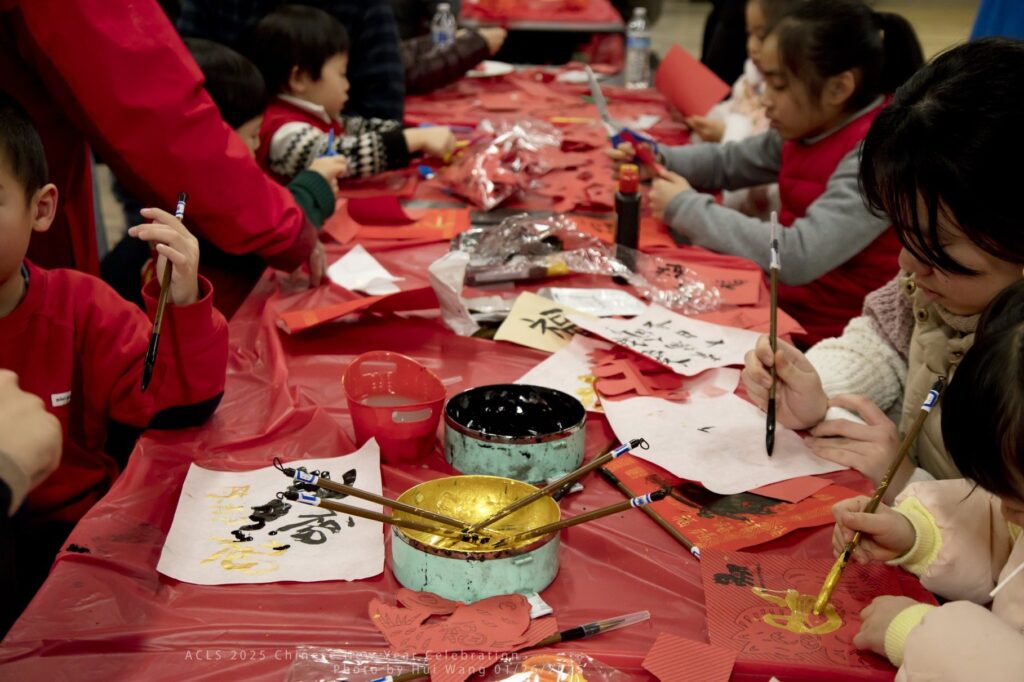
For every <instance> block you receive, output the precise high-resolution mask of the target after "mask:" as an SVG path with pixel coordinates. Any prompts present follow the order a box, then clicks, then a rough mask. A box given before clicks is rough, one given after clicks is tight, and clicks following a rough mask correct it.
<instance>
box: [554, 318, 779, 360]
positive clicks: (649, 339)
mask: <svg viewBox="0 0 1024 682" xmlns="http://www.w3.org/2000/svg"><path fill="white" fill-rule="evenodd" d="M569 319H570V320H572V321H573V323H574V324H576V326H578V327H580V328H582V329H586V330H587V331H589V332H591V333H593V334H597V335H598V336H601V337H603V338H606V339H608V340H609V341H612V342H614V343H617V344H619V345H620V346H625V347H626V348H630V349H632V350H635V351H636V352H637V353H640V354H641V355H643V356H646V357H648V358H650V359H652V360H654V361H655V362H659V363H661V364H663V365H665V366H666V367H668V368H669V369H671V370H672V371H673V372H675V373H676V374H682V375H684V376H694V375H695V374H700V373H701V372H703V371H704V370H706V369H711V368H712V367H725V366H726V365H742V364H743V356H744V355H746V353H747V351H748V350H750V349H751V348H753V347H754V344H755V343H756V342H757V338H758V336H760V334H758V333H757V332H752V331H748V330H746V329H736V328H734V327H723V326H722V325H720V324H712V323H710V322H702V321H701V320H695V319H692V318H689V317H684V316H682V315H677V314H676V313H673V312H672V311H670V310H667V309H665V308H662V307H661V306H656V305H652V306H650V307H649V308H648V309H647V312H645V313H644V314H643V315H638V316H637V317H634V318H633V319H632V320H606V319H594V318H587V317H584V316H582V315H569Z"/></svg>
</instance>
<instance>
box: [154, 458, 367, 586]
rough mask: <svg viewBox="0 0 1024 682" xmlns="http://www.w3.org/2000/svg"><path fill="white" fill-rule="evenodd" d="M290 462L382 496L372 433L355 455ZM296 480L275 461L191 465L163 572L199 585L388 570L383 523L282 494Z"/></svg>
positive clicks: (359, 503) (351, 576) (336, 496)
mask: <svg viewBox="0 0 1024 682" xmlns="http://www.w3.org/2000/svg"><path fill="white" fill-rule="evenodd" d="M286 466H292V467H296V468H304V469H305V470H307V471H326V472H329V478H331V479H333V480H337V481H341V482H344V483H346V484H348V485H353V486H355V487H358V488H361V489H363V490H366V491H368V492H372V493H376V494H377V495H380V494H381V479H380V450H379V449H378V447H377V442H376V441H375V440H373V439H371V440H369V441H367V442H366V444H365V445H363V447H361V448H360V449H359V450H358V451H357V452H354V453H352V454H350V455H344V456H342V457H331V458H323V459H305V460H300V461H295V462H288V463H286ZM321 475H323V474H321ZM296 486H298V484H296V483H295V482H294V481H292V480H290V479H288V478H287V477H286V476H285V475H284V474H282V473H281V472H280V471H278V470H277V469H275V468H274V467H273V466H267V467H263V468H262V469H255V470H253V471H212V470H210V469H204V468H203V467H200V466H197V465H195V464H192V465H191V466H190V467H189V470H188V475H187V476H186V477H185V484H184V486H183V487H182V491H181V496H180V497H179V498H178V508H177V510H176V511H175V514H174V520H173V521H172V522H171V529H170V531H168V533H167V540H166V541H165V542H164V548H163V551H162V552H161V554H160V561H159V563H158V564H157V570H158V571H159V572H160V573H163V574H164V575H166V576H169V577H171V578H175V579H176V580H182V581H184V582H189V583H195V584H198V585H228V584H234V583H272V582H278V581H283V580H294V581H299V582H314V581H318V580H358V579H361V578H369V577H371V576H375V575H377V574H379V573H380V572H381V571H383V570H384V533H383V532H382V530H381V524H380V523H378V522H376V521H368V520H366V519H362V518H356V517H352V516H349V515H347V514H342V513H340V512H334V511H331V510H329V509H323V508H321V507H313V506H308V505H304V504H300V503H298V502H289V501H287V500H279V499H277V493H278V492H281V491H284V490H288V489H293V490H298V489H300V488H298V487H296ZM302 489H310V488H302ZM316 492H317V494H318V495H319V496H321V497H323V498H325V499H331V500H333V501H337V502H342V503H344V504H347V505H352V506H356V507H362V508H364V509H369V510H372V511H377V512H380V511H381V508H380V505H376V504H372V503H369V502H366V501H364V500H358V499H354V498H352V497H348V496H347V495H343V494H340V493H335V492H331V491H328V490H321V489H316Z"/></svg>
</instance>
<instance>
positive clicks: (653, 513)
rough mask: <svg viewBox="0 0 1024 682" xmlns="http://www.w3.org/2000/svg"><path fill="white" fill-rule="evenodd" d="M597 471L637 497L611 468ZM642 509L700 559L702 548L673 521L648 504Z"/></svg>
mask: <svg viewBox="0 0 1024 682" xmlns="http://www.w3.org/2000/svg"><path fill="white" fill-rule="evenodd" d="M597 473H599V474H601V475H602V476H603V477H604V479H605V480H606V481H608V482H609V483H611V484H612V485H613V486H615V487H616V488H618V489H619V491H621V492H622V494H623V495H625V496H626V497H630V498H632V497H636V495H634V494H633V491H632V490H630V489H629V487H627V486H626V484H625V483H623V482H622V481H620V480H619V477H618V476H616V475H615V474H613V473H612V472H611V471H610V470H609V469H607V468H605V467H601V468H600V469H598V470H597ZM640 511H642V512H643V513H645V514H647V515H648V516H650V517H651V520H652V521H654V522H655V523H656V524H658V525H659V526H661V527H662V528H664V529H665V532H667V533H668V534H669V535H671V536H672V537H673V538H675V540H676V542H678V543H679V544H680V545H682V546H683V547H685V548H686V550H687V551H688V552H689V553H690V554H692V555H693V556H694V557H695V558H696V559H697V560H698V561H699V560H700V548H699V547H697V545H695V544H693V543H692V542H690V540H689V539H687V537H686V536H685V535H683V534H682V533H680V532H679V531H678V530H677V529H675V528H674V527H673V526H672V524H671V523H669V522H668V521H666V520H665V519H663V518H662V517H661V515H660V514H658V512H656V511H654V510H653V509H651V508H650V507H649V506H646V505H645V506H643V507H640Z"/></svg>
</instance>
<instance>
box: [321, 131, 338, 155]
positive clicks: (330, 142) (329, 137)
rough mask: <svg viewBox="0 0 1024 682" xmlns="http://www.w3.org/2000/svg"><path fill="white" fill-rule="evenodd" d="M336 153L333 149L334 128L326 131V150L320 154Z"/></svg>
mask: <svg viewBox="0 0 1024 682" xmlns="http://www.w3.org/2000/svg"><path fill="white" fill-rule="evenodd" d="M335 154H337V152H336V151H334V128H331V129H330V130H328V131H327V150H326V151H325V152H324V153H323V154H321V155H320V156H334V155H335Z"/></svg>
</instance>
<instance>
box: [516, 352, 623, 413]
mask: <svg viewBox="0 0 1024 682" xmlns="http://www.w3.org/2000/svg"><path fill="white" fill-rule="evenodd" d="M611 347H612V344H610V343H608V342H607V341H601V340H600V339H588V338H586V337H585V336H574V337H572V341H570V342H569V345H568V346H566V347H565V348H563V349H562V350H560V351H556V352H555V353H553V354H552V355H551V357H549V358H548V359H547V360H544V362H542V363H540V364H539V365H537V366H536V367H534V368H533V369H531V370H530V371H529V372H527V373H526V374H524V375H523V376H521V377H519V378H518V379H517V380H516V383H517V384H531V385H533V386H544V387H545V388H553V389H555V390H556V391H562V392H563V393H568V394H569V395H571V396H572V397H574V398H576V399H577V400H579V401H580V402H581V403H583V407H585V408H586V409H587V411H588V412H598V411H601V408H600V404H599V402H598V400H597V393H595V392H594V375H593V374H591V372H590V368H591V366H592V361H591V359H590V353H591V352H592V351H594V350H597V349H601V350H606V349H608V348H611Z"/></svg>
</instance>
